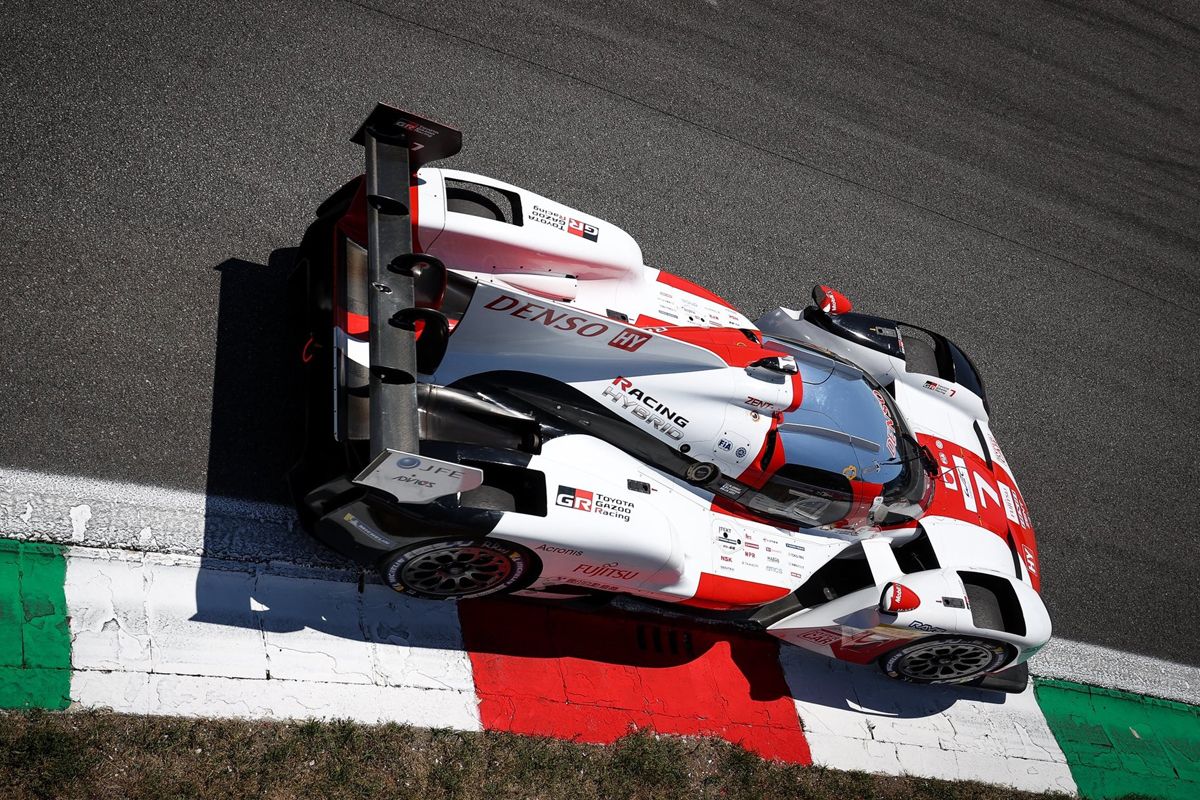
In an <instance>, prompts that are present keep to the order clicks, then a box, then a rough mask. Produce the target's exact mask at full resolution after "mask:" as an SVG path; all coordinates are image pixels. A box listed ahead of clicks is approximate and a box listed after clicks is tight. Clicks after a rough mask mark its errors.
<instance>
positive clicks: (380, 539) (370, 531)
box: [342, 514, 396, 547]
mask: <svg viewBox="0 0 1200 800" xmlns="http://www.w3.org/2000/svg"><path fill="white" fill-rule="evenodd" d="M342 519H344V520H345V521H346V522H349V523H350V524H351V525H353V526H354V527H355V528H356V529H358V530H359V531H360V532H362V534H363V535H364V536H366V537H367V538H368V539H370V540H371V541H373V542H375V543H376V544H383V545H387V546H388V547H392V546H394V545H395V544H396V542H395V541H394V540H392V539H389V538H388V537H387V536H384V535H383V534H382V533H380V532H379V531H377V530H375V529H374V528H372V527H371V526H370V525H368V524H367V523H365V522H363V521H362V520H361V519H359V518H358V517H356V516H354V515H353V514H346V515H345V516H344V517H342Z"/></svg>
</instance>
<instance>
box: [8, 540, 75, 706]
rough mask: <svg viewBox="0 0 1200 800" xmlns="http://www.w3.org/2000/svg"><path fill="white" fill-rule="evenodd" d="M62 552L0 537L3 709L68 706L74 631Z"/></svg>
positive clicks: (56, 547)
mask: <svg viewBox="0 0 1200 800" xmlns="http://www.w3.org/2000/svg"><path fill="white" fill-rule="evenodd" d="M66 574H67V563H66V560H65V559H64V558H63V553H62V548H61V547H58V546H56V545H52V544H43V543H40V542H16V541H11V540H8V539H0V708H50V709H61V708H66V707H67V706H68V705H69V704H70V702H71V699H70V690H71V632H70V629H69V628H68V626H67V600H66V597H65V596H64V594H63V584H64V582H65V580H66Z"/></svg>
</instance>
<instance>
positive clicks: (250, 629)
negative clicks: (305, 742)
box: [66, 548, 481, 730]
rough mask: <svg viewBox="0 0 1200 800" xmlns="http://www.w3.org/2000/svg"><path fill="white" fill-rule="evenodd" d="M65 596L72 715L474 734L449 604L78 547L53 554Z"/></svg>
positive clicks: (464, 659) (476, 725)
mask: <svg viewBox="0 0 1200 800" xmlns="http://www.w3.org/2000/svg"><path fill="white" fill-rule="evenodd" d="M66 597H67V607H68V609H69V613H70V616H71V637H72V640H73V645H72V653H71V662H72V668H73V669H74V670H75V672H74V675H73V676H72V681H71V695H72V699H73V700H75V701H77V702H78V703H79V704H80V705H83V706H86V707H104V708H111V709H113V710H116V711H124V712H130V713H144V714H172V715H182V716H211V717H244V718H270V719H286V718H308V717H330V718H332V717H338V718H349V719H354V720H357V721H360V722H401V723H408V724H411V725H418V726H424V727H442V728H445V727H449V728H456V729H461V730H480V729H481V726H480V721H479V710H478V702H477V699H476V696H475V685H474V680H473V678H472V674H471V662H470V658H469V656H468V654H467V653H466V652H465V651H464V650H463V644H462V634H461V631H460V629H459V626H458V616H457V611H456V609H455V607H454V606H453V605H452V604H447V603H433V602H424V601H419V600H412V599H409V598H406V597H403V596H401V595H399V594H397V593H395V592H393V591H392V590H390V589H386V588H384V587H381V586H367V587H365V591H364V593H362V594H359V592H358V590H357V587H356V585H355V584H354V583H347V582H341V581H323V580H316V579H312V578H305V577H296V576H293V575H279V574H273V573H271V572H267V571H261V570H249V571H248V570H246V569H244V568H238V569H218V568H211V567H207V566H204V567H202V566H201V563H200V559H198V558H195V557H191V556H170V555H161V554H150V553H147V554H142V553H130V552H128V551H118V550H96V549H90V548H71V549H70V550H68V552H67V579H66Z"/></svg>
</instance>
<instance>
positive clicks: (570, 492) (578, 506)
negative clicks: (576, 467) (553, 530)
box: [554, 485, 593, 511]
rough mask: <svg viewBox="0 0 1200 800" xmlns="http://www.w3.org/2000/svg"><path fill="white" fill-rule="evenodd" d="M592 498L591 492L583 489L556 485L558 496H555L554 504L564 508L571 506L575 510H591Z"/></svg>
mask: <svg viewBox="0 0 1200 800" xmlns="http://www.w3.org/2000/svg"><path fill="white" fill-rule="evenodd" d="M592 500H593V497H592V493H591V492H589V491H587V490H585V489H576V488H574V487H571V486H561V485H560V486H559V487H558V497H556V498H555V500H554V504H555V505H556V506H564V507H565V508H573V509H575V510H576V511H591V510H592Z"/></svg>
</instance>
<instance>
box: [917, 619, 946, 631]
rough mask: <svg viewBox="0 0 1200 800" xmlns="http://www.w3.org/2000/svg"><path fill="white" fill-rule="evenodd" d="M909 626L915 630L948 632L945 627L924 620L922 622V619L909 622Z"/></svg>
mask: <svg viewBox="0 0 1200 800" xmlns="http://www.w3.org/2000/svg"><path fill="white" fill-rule="evenodd" d="M908 627H910V628H912V629H913V630H915V631H924V632H925V633H945V632H946V629H945V628H939V627H938V626H937V625H926V624H925V623H924V622H921V621H920V620H914V621H913V622H910V623H908Z"/></svg>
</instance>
